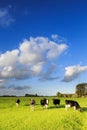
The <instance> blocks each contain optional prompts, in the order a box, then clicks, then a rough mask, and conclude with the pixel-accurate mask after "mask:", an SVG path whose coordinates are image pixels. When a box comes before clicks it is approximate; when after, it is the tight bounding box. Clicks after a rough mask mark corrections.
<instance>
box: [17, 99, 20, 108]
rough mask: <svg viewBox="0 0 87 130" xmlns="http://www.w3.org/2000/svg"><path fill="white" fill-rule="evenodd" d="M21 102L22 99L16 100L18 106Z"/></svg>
mask: <svg viewBox="0 0 87 130" xmlns="http://www.w3.org/2000/svg"><path fill="white" fill-rule="evenodd" d="M19 104H20V99H17V101H16V106H17V107H18V106H19Z"/></svg>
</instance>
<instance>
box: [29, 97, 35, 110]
mask: <svg viewBox="0 0 87 130" xmlns="http://www.w3.org/2000/svg"><path fill="white" fill-rule="evenodd" d="M34 106H35V100H34V99H30V109H31V111H34Z"/></svg>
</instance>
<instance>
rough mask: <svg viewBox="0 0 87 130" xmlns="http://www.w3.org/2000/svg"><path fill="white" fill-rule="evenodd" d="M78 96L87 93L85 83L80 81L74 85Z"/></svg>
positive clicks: (86, 84)
mask: <svg viewBox="0 0 87 130" xmlns="http://www.w3.org/2000/svg"><path fill="white" fill-rule="evenodd" d="M75 93H76V94H77V96H78V97H82V96H84V95H86V94H87V83H81V84H78V85H76V92H75Z"/></svg>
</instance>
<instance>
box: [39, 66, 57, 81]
mask: <svg viewBox="0 0 87 130" xmlns="http://www.w3.org/2000/svg"><path fill="white" fill-rule="evenodd" d="M56 67H57V66H56V65H55V64H52V65H50V66H49V67H48V69H47V70H46V72H45V73H43V74H42V76H41V78H40V80H42V81H44V80H55V79H58V76H53V73H54V71H55V70H56Z"/></svg>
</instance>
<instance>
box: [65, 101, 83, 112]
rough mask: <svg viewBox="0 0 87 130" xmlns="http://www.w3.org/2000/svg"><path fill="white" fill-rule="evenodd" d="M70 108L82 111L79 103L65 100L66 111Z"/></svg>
mask: <svg viewBox="0 0 87 130" xmlns="http://www.w3.org/2000/svg"><path fill="white" fill-rule="evenodd" d="M69 107H74V110H79V111H81V107H80V105H79V103H78V102H77V101H73V100H65V108H66V110H67V109H68V108H69Z"/></svg>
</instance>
